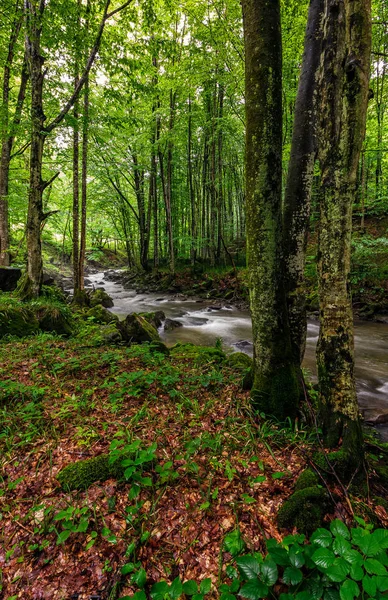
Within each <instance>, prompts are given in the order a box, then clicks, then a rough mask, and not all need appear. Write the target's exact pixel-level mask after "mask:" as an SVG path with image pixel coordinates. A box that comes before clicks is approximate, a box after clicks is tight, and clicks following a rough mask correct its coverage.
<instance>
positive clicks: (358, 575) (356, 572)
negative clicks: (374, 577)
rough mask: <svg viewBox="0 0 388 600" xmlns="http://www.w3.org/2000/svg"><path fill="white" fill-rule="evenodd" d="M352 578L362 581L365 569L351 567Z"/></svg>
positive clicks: (355, 566) (356, 566) (357, 566)
mask: <svg viewBox="0 0 388 600" xmlns="http://www.w3.org/2000/svg"><path fill="white" fill-rule="evenodd" d="M350 577H351V578H352V579H354V580H355V581H361V579H362V578H363V577H364V569H363V568H362V567H360V566H359V565H356V564H355V565H350Z"/></svg>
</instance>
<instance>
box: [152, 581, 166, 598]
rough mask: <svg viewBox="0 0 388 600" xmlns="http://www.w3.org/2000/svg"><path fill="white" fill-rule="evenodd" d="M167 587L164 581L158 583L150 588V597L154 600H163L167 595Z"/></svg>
mask: <svg viewBox="0 0 388 600" xmlns="http://www.w3.org/2000/svg"><path fill="white" fill-rule="evenodd" d="M168 590H169V585H168V583H167V582H166V581H158V582H157V583H154V585H153V586H152V588H151V591H150V596H151V598H153V599H154V600H164V596H165V595H166V594H167V593H168Z"/></svg>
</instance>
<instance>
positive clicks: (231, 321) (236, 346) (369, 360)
mask: <svg viewBox="0 0 388 600" xmlns="http://www.w3.org/2000/svg"><path fill="white" fill-rule="evenodd" d="M88 279H89V281H90V284H91V285H93V286H94V287H103V288H104V289H105V291H106V292H107V293H108V294H109V295H110V296H111V297H112V299H113V301H114V307H113V308H112V309H110V310H111V311H112V312H113V313H115V314H117V315H119V316H122V317H124V316H125V315H127V314H129V313H132V312H136V313H138V312H154V311H157V310H162V311H163V312H164V313H165V314H166V317H168V318H170V319H175V320H177V321H179V322H180V323H181V324H182V327H177V328H174V329H172V330H169V331H164V330H163V329H162V330H161V331H160V332H159V333H160V336H161V338H162V340H163V341H164V342H165V343H166V344H167V345H168V346H171V345H173V344H175V343H176V342H191V343H194V344H198V345H214V343H215V341H216V340H217V338H221V340H222V343H223V345H224V347H225V350H228V349H231V350H234V351H241V352H245V353H247V354H250V355H252V326H251V317H250V314H249V311H244V310H239V309H237V308H235V307H233V306H229V305H226V306H225V303H223V302H221V301H220V303H219V304H218V303H217V304H215V301H214V300H211V301H210V300H209V301H208V300H203V299H200V298H195V297H190V298H188V299H185V297H184V296H183V295H177V296H172V295H168V294H166V293H163V292H157V293H144V294H142V293H137V292H136V291H135V290H128V289H125V288H124V287H123V286H122V285H121V284H120V283H117V282H113V281H109V280H107V279H105V277H104V274H103V273H95V274H93V275H88ZM318 333H319V324H318V321H315V320H313V319H309V320H308V332H307V346H306V355H305V359H304V363H303V364H304V366H305V367H306V369H308V371H309V372H310V373H311V375H312V378H315V377H316V364H315V348H316V344H317V340H318ZM355 353H356V367H355V374H356V381H357V393H358V402H359V406H360V410H361V412H362V413H363V415H364V418H365V419H366V420H367V421H370V420H374V419H376V418H377V417H380V420H382V421H386V422H385V423H382V424H381V425H378V426H377V429H378V431H379V434H380V435H381V437H382V439H384V441H388V324H384V323H373V322H370V321H356V322H355Z"/></svg>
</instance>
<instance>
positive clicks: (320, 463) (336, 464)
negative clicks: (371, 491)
mask: <svg viewBox="0 0 388 600" xmlns="http://www.w3.org/2000/svg"><path fill="white" fill-rule="evenodd" d="M313 460H314V464H315V466H316V467H318V468H319V469H322V472H323V474H324V476H325V479H328V480H329V481H330V480H335V479H336V477H335V475H334V473H333V472H332V469H331V467H332V468H333V469H334V471H335V473H336V475H337V477H339V479H340V480H341V481H342V482H343V483H344V484H347V483H349V482H350V481H351V482H352V486H353V487H354V486H358V485H359V484H360V482H361V481H362V480H364V478H365V477H364V476H365V472H364V469H362V468H360V469H359V470H358V472H356V471H355V468H354V459H353V457H351V456H349V453H347V452H345V451H344V450H336V451H334V452H329V453H328V454H326V455H324V454H323V453H322V452H317V453H316V454H314V456H313ZM330 465H331V467H330Z"/></svg>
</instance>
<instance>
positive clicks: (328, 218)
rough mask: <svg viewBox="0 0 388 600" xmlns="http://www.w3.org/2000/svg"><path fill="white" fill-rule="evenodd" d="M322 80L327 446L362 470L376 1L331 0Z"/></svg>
mask: <svg viewBox="0 0 388 600" xmlns="http://www.w3.org/2000/svg"><path fill="white" fill-rule="evenodd" d="M325 8H326V10H325V21H324V51H323V57H322V74H321V86H320V95H321V107H320V108H321V110H320V115H321V122H320V128H321V131H320V150H319V159H320V165H321V174H322V182H321V206H320V217H321V223H320V232H319V248H318V270H319V297H320V321H321V329H320V335H319V341H318V348H317V360H318V375H319V386H320V414H321V420H322V424H323V431H324V435H325V438H326V442H327V444H328V445H329V446H335V445H337V444H338V443H339V442H340V440H341V438H342V439H343V448H344V450H346V451H347V452H348V453H349V457H350V459H351V462H352V463H354V464H355V465H357V464H359V461H360V457H362V455H363V450H362V431H361V423H360V417H359V411H358V404H357V396H356V388H355V381H354V336H353V315H352V306H351V296H350V285H349V271H350V250H351V227H352V203H353V201H354V197H355V187H356V176H357V167H358V161H359V156H360V151H361V147H362V142H363V139H364V134H365V120H366V109H367V103H368V89H369V63H370V51H371V21H370V0H326V3H325Z"/></svg>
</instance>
